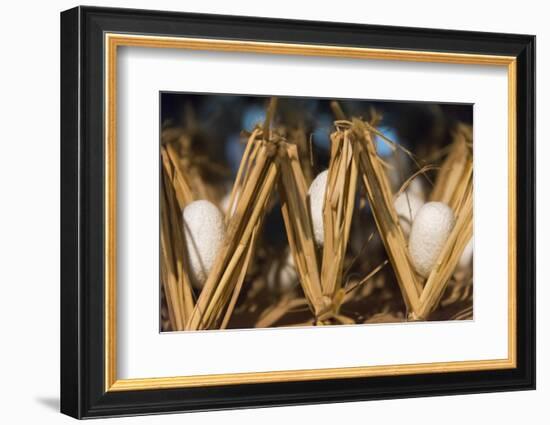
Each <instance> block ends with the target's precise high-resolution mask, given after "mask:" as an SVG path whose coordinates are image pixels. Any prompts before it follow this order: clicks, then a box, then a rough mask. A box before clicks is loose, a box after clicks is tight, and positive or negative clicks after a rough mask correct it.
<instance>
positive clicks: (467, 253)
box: [457, 236, 474, 270]
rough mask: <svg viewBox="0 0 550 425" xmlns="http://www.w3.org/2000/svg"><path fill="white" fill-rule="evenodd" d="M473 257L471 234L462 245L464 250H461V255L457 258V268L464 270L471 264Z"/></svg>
mask: <svg viewBox="0 0 550 425" xmlns="http://www.w3.org/2000/svg"><path fill="white" fill-rule="evenodd" d="M473 258H474V238H473V236H472V237H471V238H470V240H469V241H468V243H467V244H466V246H465V247H464V251H462V255H461V256H460V259H459V260H458V266H457V269H460V270H466V269H467V268H468V267H470V265H471V264H472V260H473Z"/></svg>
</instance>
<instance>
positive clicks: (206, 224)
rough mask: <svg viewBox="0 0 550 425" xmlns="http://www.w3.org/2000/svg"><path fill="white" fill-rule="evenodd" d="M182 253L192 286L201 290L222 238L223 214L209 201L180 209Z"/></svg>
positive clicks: (194, 203) (223, 233) (223, 232)
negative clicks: (183, 252)
mask: <svg viewBox="0 0 550 425" xmlns="http://www.w3.org/2000/svg"><path fill="white" fill-rule="evenodd" d="M183 228H184V238H185V250H186V252H187V260H188V265H189V269H190V270H189V276H190V278H191V282H192V284H193V286H195V287H197V288H201V287H202V285H203V284H204V282H205V281H206V278H207V277H208V274H209V273H210V271H211V270H212V266H213V265H214V263H215V261H216V257H217V256H218V253H219V251H220V248H221V247H222V243H223V240H224V238H225V224H224V219H223V214H222V212H221V211H220V210H219V208H218V207H217V206H216V205H214V204H213V203H211V202H209V201H202V200H201V201H194V202H191V203H190V204H189V205H187V206H186V207H185V208H184V209H183Z"/></svg>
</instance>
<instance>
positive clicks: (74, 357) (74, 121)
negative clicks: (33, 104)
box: [60, 7, 82, 418]
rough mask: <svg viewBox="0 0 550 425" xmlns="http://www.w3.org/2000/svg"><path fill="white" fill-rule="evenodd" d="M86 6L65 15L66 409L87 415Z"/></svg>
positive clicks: (63, 303)
mask: <svg viewBox="0 0 550 425" xmlns="http://www.w3.org/2000/svg"><path fill="white" fill-rule="evenodd" d="M80 14H81V11H80V8H79V7H76V8H73V9H69V10H66V11H64V12H61V14H60V21H61V32H60V49H61V52H60V56H61V64H60V66H61V81H60V90H61V93H60V97H61V102H60V103H61V107H60V114H61V122H60V135H61V141H60V143H61V149H60V151H61V154H60V156H61V170H60V177H61V179H60V190H61V205H60V209H61V226H60V229H61V235H60V237H61V257H60V259H61V288H60V289H61V290H60V298H61V299H60V302H61V315H60V327H61V339H60V343H61V346H60V353H61V358H60V362H61V363H60V370H61V377H60V411H61V413H64V414H66V415H69V416H72V417H74V418H81V417H82V403H81V401H82V392H81V388H82V380H81V377H80V368H81V361H80V360H81V356H82V353H81V348H82V347H81V345H80V335H81V330H80V329H79V326H80V288H79V286H80V273H79V255H80V246H79V234H80V232H79V214H80V203H79V176H80V173H81V171H80V166H79V165H80V164H79V145H80V119H79V116H80V96H81V92H80V70H81V64H80Z"/></svg>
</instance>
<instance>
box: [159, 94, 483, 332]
mask: <svg viewBox="0 0 550 425" xmlns="http://www.w3.org/2000/svg"><path fill="white" fill-rule="evenodd" d="M159 96H160V109H161V110H160V125H161V128H160V141H159V162H160V170H161V171H160V188H159V193H160V200H159V202H160V223H159V227H160V240H159V258H160V276H159V280H160V282H159V284H160V286H161V291H160V293H161V299H160V300H159V306H160V308H159V314H160V328H161V329H160V330H161V331H162V332H172V331H197V330H223V329H250V328H280V327H308V326H329V325H368V324H379V323H404V322H416V321H451V320H473V318H474V279H473V267H474V264H473V249H474V238H473V220H474V217H473V202H474V200H473V190H472V187H473V175H474V170H473V145H474V141H473V105H472V104H461V103H433V102H412V101H397V100H392V101H383V100H376V99H374V100H370V99H332V98H322V97H319V98H313V97H280V96H260V95H241V94H217V93H212V94H211V93H189V92H161V93H160V94H159Z"/></svg>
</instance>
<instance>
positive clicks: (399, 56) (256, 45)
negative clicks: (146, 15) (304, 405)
mask: <svg viewBox="0 0 550 425" xmlns="http://www.w3.org/2000/svg"><path fill="white" fill-rule="evenodd" d="M104 43H105V87H104V90H105V134H104V137H105V140H104V143H105V188H104V189H105V276H104V277H105V329H104V332H105V374H104V382H105V391H137V390H152V389H167V388H181V387H204V386H215V385H235V384H254V383H269V382H288V381H311V380H321V379H340V378H359V377H375V376H390V375H393V376H395V375H410V374H418V373H447V372H464V371H481V370H496V369H510V368H515V367H516V364H517V363H516V362H517V358H516V354H517V353H516V325H517V322H516V308H517V302H516V301H517V300H516V253H517V234H516V199H517V198H516V189H517V188H516V144H517V140H516V84H517V76H516V58H515V57H513V56H494V55H478V54H461V53H446V52H425V51H411V50H393V49H370V48H359V47H341V46H329V45H309V44H287V43H267V42H255V41H235V40H212V39H199V38H179V37H161V36H149V35H128V34H116V33H106V34H105V39H104ZM121 46H125V47H149V48H169V49H187V50H207V51H218V52H219V51H224V52H240V53H262V54H279V55H301V56H322V57H339V58H354V59H371V60H397V61H403V62H434V63H450V64H467V65H493V66H504V67H506V68H507V72H508V358H506V359H495V360H469V361H455V362H437V363H420V364H399V365H381V366H362V367H342V368H327V369H306V370H289V371H273V372H253V373H230V374H215V375H194V376H175V377H167V378H155V377H152V378H140V379H118V378H117V372H116V362H117V353H116V345H117V342H116V341H117V338H116V336H117V334H116V329H117V325H116V264H117V256H116V247H117V245H116V211H117V210H116V208H117V205H116V199H117V198H116V187H117V182H116V163H117V159H116V123H117V119H116V117H117V111H116V99H117V49H118V47H121Z"/></svg>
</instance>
